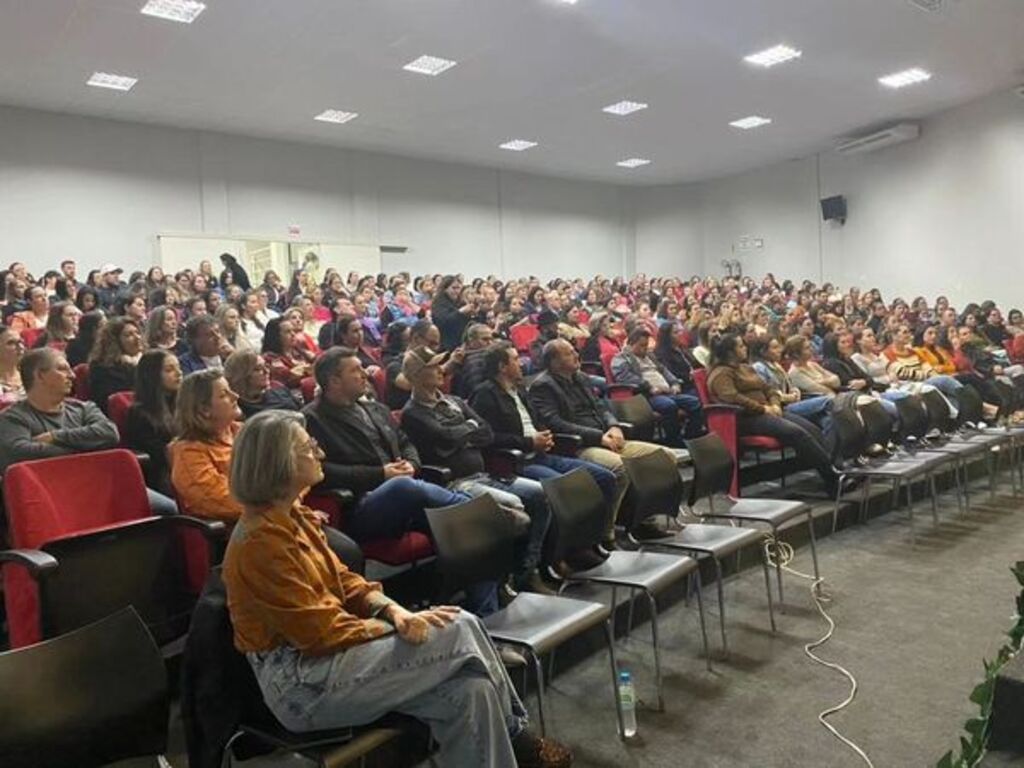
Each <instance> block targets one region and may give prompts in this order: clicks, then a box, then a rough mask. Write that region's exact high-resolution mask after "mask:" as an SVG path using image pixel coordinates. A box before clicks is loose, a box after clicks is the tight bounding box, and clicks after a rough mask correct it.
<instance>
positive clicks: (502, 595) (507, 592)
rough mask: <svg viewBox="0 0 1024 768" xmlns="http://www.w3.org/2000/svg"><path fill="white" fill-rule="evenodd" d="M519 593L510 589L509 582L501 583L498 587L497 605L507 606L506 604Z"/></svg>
mask: <svg viewBox="0 0 1024 768" xmlns="http://www.w3.org/2000/svg"><path fill="white" fill-rule="evenodd" d="M518 596H519V593H518V592H516V591H515V590H514V589H512V586H511V585H510V584H507V583H506V584H502V585H501V586H500V587H498V605H499V606H500V607H502V608H507V607H508V604H509V603H511V602H512V601H513V600H515V599H516V597H518Z"/></svg>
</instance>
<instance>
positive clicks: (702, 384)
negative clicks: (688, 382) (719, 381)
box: [691, 368, 711, 405]
mask: <svg viewBox="0 0 1024 768" xmlns="http://www.w3.org/2000/svg"><path fill="white" fill-rule="evenodd" d="M691 376H692V377H693V386H694V388H695V389H696V390H697V397H699V398H700V402H701V405H710V404H711V396H710V394H709V393H708V372H707V370H705V369H704V368H694V369H693V371H692V372H691Z"/></svg>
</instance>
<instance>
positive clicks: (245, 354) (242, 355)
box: [224, 349, 260, 399]
mask: <svg viewBox="0 0 1024 768" xmlns="http://www.w3.org/2000/svg"><path fill="white" fill-rule="evenodd" d="M259 361H260V356H259V355H258V354H256V353H255V352H253V351H252V350H251V349H238V350H235V351H234V352H232V353H231V354H230V355H228V359H227V360H225V361H224V378H226V379H227V380H228V386H230V387H231V389H232V390H234V391H235V392H237V393H238V395H239V396H240V397H242V398H244V399H248V396H249V390H250V389H251V387H250V386H249V377H250V376H252V372H253V371H254V370H255V369H256V364H257V363H258V362H259Z"/></svg>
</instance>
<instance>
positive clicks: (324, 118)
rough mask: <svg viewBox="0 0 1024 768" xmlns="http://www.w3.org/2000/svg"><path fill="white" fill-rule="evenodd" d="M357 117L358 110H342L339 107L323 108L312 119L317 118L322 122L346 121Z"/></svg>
mask: <svg viewBox="0 0 1024 768" xmlns="http://www.w3.org/2000/svg"><path fill="white" fill-rule="evenodd" d="M357 117H359V113H358V112H343V111H342V110H340V109H325V110H324V111H323V112H321V113H320V114H319V115H317V116H316V117H314V118H313V119H314V120H319V121H320V122H322V123H347V122H348V121H349V120H355V119H356V118H357Z"/></svg>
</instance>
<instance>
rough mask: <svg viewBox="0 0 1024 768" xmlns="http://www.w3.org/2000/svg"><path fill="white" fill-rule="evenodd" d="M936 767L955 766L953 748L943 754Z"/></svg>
mask: <svg viewBox="0 0 1024 768" xmlns="http://www.w3.org/2000/svg"><path fill="white" fill-rule="evenodd" d="M935 768H954V766H953V750H949V752H947V753H946V754H944V755H943V756H942V759H941V760H939V762H938V763H936V765H935Z"/></svg>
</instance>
